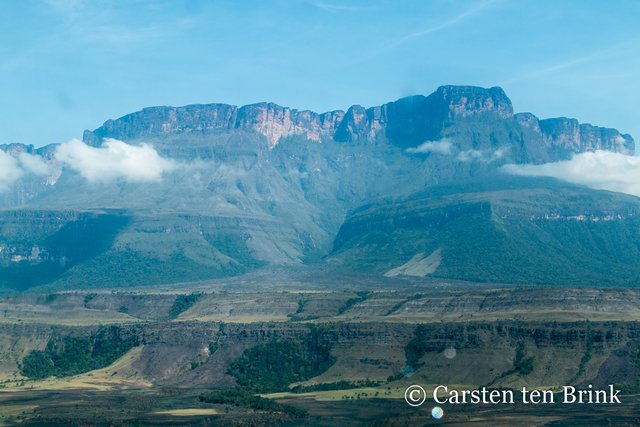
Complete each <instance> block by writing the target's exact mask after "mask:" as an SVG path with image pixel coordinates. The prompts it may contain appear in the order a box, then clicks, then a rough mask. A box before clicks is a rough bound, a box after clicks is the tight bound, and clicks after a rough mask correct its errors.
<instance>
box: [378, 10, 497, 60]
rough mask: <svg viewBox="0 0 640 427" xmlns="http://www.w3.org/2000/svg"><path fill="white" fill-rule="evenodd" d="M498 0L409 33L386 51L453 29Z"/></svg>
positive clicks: (394, 42)
mask: <svg viewBox="0 0 640 427" xmlns="http://www.w3.org/2000/svg"><path fill="white" fill-rule="evenodd" d="M496 1H497V0H488V1H484V2H481V3H478V4H476V5H475V6H473V7H470V8H468V9H466V10H463V11H462V12H460V13H459V14H457V15H455V16H453V17H451V18H449V19H445V20H444V21H442V22H439V23H436V24H433V25H431V26H428V27H425V28H421V29H419V30H417V31H414V32H412V33H409V34H407V35H405V36H403V37H400V38H398V39H397V40H395V41H393V42H392V43H391V44H389V45H388V46H387V48H386V50H392V49H395V48H397V47H399V46H401V45H403V44H405V43H408V42H410V41H412V40H416V39H419V38H421V37H424V36H427V35H429V34H433V33H437V32H439V31H442V30H444V29H447V28H450V27H453V26H455V25H458V24H459V23H461V22H462V21H464V20H465V19H467V18H470V17H472V16H473V15H476V14H477V13H478V12H480V11H481V10H483V9H484V8H486V7H487V6H489V5H491V4H492V3H495V2H496Z"/></svg>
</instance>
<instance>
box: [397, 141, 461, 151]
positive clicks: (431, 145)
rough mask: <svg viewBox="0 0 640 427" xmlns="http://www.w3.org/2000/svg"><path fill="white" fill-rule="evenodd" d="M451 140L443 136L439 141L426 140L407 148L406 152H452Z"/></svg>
mask: <svg viewBox="0 0 640 427" xmlns="http://www.w3.org/2000/svg"><path fill="white" fill-rule="evenodd" d="M451 146H452V144H451V140H449V139H448V138H443V139H441V140H439V141H425V142H423V143H422V144H420V145H418V146H417V147H412V148H407V150H406V152H407V153H410V154H426V153H437V154H451Z"/></svg>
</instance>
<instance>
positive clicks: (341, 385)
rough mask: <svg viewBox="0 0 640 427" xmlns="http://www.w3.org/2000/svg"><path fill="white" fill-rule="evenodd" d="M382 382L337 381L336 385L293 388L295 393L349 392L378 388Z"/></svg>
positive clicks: (324, 384)
mask: <svg viewBox="0 0 640 427" xmlns="http://www.w3.org/2000/svg"><path fill="white" fill-rule="evenodd" d="M382 383H383V382H382V381H373V380H369V379H366V380H362V381H347V380H342V381H337V382H335V383H322V384H313V385H297V386H295V387H292V388H291V392H293V393H309V392H312V391H326V390H349V389H353V388H362V387H377V386H379V385H381V384H382Z"/></svg>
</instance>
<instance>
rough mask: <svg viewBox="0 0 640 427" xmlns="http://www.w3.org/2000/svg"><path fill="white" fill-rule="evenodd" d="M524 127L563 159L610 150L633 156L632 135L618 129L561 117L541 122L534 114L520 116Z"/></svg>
mask: <svg viewBox="0 0 640 427" xmlns="http://www.w3.org/2000/svg"><path fill="white" fill-rule="evenodd" d="M514 117H515V119H516V120H517V121H518V122H519V123H521V124H522V125H523V126H526V127H527V128H529V129H531V130H533V131H534V132H536V133H539V134H541V135H542V136H543V138H544V142H545V144H546V145H547V146H548V147H550V148H552V149H554V150H556V151H557V153H558V154H559V155H561V156H566V155H567V154H570V153H581V152H585V151H596V150H607V151H613V152H616V153H623V154H629V155H632V154H633V153H634V150H635V143H634V140H633V138H632V137H631V135H629V134H621V133H620V132H618V131H617V130H616V129H611V128H604V127H599V126H593V125H591V124H589V123H578V121H577V120H576V119H569V118H567V117H559V118H554V119H546V120H539V119H538V118H537V117H536V116H534V115H533V114H531V113H520V114H516V115H515V116H514Z"/></svg>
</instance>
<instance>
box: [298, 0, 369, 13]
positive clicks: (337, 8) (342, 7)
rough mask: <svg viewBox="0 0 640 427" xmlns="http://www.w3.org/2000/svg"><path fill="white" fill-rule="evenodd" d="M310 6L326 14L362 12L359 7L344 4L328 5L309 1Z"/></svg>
mask: <svg viewBox="0 0 640 427" xmlns="http://www.w3.org/2000/svg"><path fill="white" fill-rule="evenodd" d="M309 4H310V5H312V6H314V7H317V8H318V9H322V10H325V11H327V12H357V11H359V10H362V8H361V7H360V6H356V5H350V4H344V3H328V2H323V1H310V2H309Z"/></svg>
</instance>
